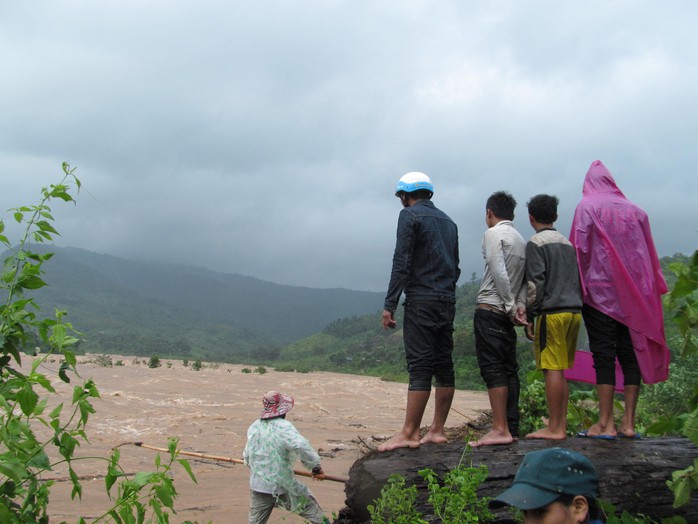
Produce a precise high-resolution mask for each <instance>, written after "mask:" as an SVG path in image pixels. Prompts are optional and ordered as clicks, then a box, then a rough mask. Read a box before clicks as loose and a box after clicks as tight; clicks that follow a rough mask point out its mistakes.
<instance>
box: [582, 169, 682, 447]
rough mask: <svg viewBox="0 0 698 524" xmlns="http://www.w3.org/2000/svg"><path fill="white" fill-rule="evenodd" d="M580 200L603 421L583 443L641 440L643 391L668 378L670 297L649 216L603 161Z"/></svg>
mask: <svg viewBox="0 0 698 524" xmlns="http://www.w3.org/2000/svg"><path fill="white" fill-rule="evenodd" d="M582 195H583V196H582V200H581V201H580V202H579V204H578V205H577V208H576V210H575V212H574V219H573V221H572V231H571V232H570V237H569V239H570V242H571V243H572V244H573V245H574V246H575V249H576V251H577V260H578V262H579V275H580V280H581V285H582V295H583V298H584V307H583V310H582V315H583V317H584V324H585V326H586V329H587V333H588V335H589V347H590V349H591V352H592V354H593V361H594V368H595V370H596V385H597V393H598V397H599V420H598V422H597V423H596V424H594V425H592V426H591V427H590V428H589V429H587V430H585V431H583V432H582V433H580V435H579V436H586V437H596V438H618V437H619V436H620V437H627V438H638V437H639V434H638V433H636V431H635V409H636V406H637V400H638V396H639V394H640V384H641V382H642V381H644V382H645V383H647V384H654V383H657V382H661V381H664V380H666V379H667V378H668V376H669V359H670V353H669V348H668V347H667V345H666V337H665V335H664V317H663V312H662V300H661V295H662V294H664V293H666V292H667V291H668V289H667V285H666V282H665V280H664V276H663V274H662V270H661V267H660V265H659V258H658V257H657V251H656V249H655V247H654V241H653V240H652V234H651V232H650V225H649V220H648V218H647V213H645V212H644V211H643V210H642V209H640V207H638V206H637V205H635V204H633V203H632V202H631V201H630V200H628V199H627V198H626V197H625V195H624V194H623V192H622V191H621V190H620V189H619V188H618V186H617V185H616V182H615V180H614V179H613V176H612V175H611V173H610V171H609V170H608V169H607V168H606V166H604V165H603V163H602V162H601V161H600V160H596V161H594V162H592V164H591V167H590V168H589V171H588V172H587V174H586V178H585V179H584V187H583V191H582ZM616 358H618V362H619V363H620V366H621V368H622V370H623V377H624V384H623V386H624V394H625V410H624V413H623V419H622V421H621V424H620V426H619V427H618V428H617V429H616V427H615V423H614V420H613V395H614V389H615V388H616V384H615V362H616Z"/></svg>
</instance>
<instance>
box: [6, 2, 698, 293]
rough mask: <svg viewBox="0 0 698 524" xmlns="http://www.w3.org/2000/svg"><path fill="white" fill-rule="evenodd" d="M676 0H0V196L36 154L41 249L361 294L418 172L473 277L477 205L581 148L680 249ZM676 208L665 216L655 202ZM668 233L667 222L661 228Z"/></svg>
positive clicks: (683, 138)
mask: <svg viewBox="0 0 698 524" xmlns="http://www.w3.org/2000/svg"><path fill="white" fill-rule="evenodd" d="M697 9H698V8H697V7H696V6H694V4H693V3H692V2H689V1H685V2H677V3H673V4H671V5H670V6H661V7H657V6H656V5H655V4H654V3H651V2H645V3H641V4H640V5H638V4H637V3H636V2H613V3H611V4H609V3H608V2H601V1H599V2H591V3H585V4H583V5H581V4H580V5H579V6H567V5H559V4H556V3H554V2H526V3H525V4H521V3H517V2H495V3H487V4H482V5H476V6H471V5H468V4H466V3H461V2H436V1H433V2H432V1H411V2H389V1H383V2H348V1H339V0H337V1H329V2H328V1H324V2H301V3H288V2H281V1H271V2H265V3H264V4H263V5H262V4H259V5H256V4H239V3H230V2H214V1H208V2H198V3H193V2H179V1H175V2H148V3H146V4H144V3H142V2H120V3H112V2H100V3H94V2H60V1H59V2H43V3H41V5H40V7H37V5H35V4H30V3H23V4H11V5H9V6H4V7H3V8H2V12H0V58H2V63H3V82H2V83H0V111H2V114H3V124H2V125H0V144H2V145H1V146H0V160H1V162H0V172H2V176H3V180H5V181H6V184H5V185H4V186H5V187H7V190H6V191H4V194H3V196H2V204H3V208H8V207H11V206H15V205H19V204H25V203H31V202H33V201H35V199H36V196H37V195H38V188H39V187H41V186H42V185H46V184H48V183H51V182H54V181H55V179H56V178H55V176H54V175H57V172H58V168H59V167H60V163H61V162H62V161H63V160H70V161H71V162H73V164H74V165H76V166H77V167H78V171H77V174H78V175H79V176H80V178H81V180H82V182H83V184H84V189H85V191H83V193H82V194H81V196H80V197H79V199H78V205H77V206H74V207H73V206H67V207H61V206H58V207H56V208H55V209H54V211H55V215H56V217H57V218H58V220H59V223H58V226H59V229H60V230H61V232H62V234H63V236H62V238H61V240H60V243H61V244H63V245H75V246H79V247H84V248H86V249H91V250H94V251H99V252H107V253H110V254H114V255H118V256H127V257H137V258H143V259H152V260H161V259H167V260H170V261H175V262H182V263H186V264H195V265H203V266H206V267H209V268H212V269H215V270H220V271H226V272H231V273H242V274H247V275H252V276H256V277H259V278H262V279H268V280H273V281H276V282H281V283H287V284H293V285H305V286H313V287H348V288H353V289H372V290H381V289H383V288H385V286H386V284H387V279H388V276H389V270H390V259H391V255H392V249H393V244H394V234H395V225H396V221H397V214H398V212H399V209H400V206H399V202H398V201H397V200H396V199H395V198H394V196H393V194H392V193H393V190H394V185H395V182H396V181H397V179H398V178H399V177H400V175H401V174H403V173H404V172H406V171H411V170H422V171H425V172H427V173H428V174H430V175H431V176H432V178H433V180H434V183H435V185H436V195H435V202H436V204H437V205H438V206H439V207H442V208H443V209H444V210H445V211H446V212H447V213H449V214H450V215H451V216H452V217H453V218H454V220H456V222H457V223H458V225H459V228H460V238H461V258H462V261H463V263H462V266H463V275H464V278H470V274H471V273H472V272H476V273H478V274H480V273H481V271H482V267H481V266H482V261H481V255H480V241H481V237H482V233H483V230H484V228H485V225H484V209H483V207H484V202H485V200H486V198H487V196H488V195H489V194H490V193H492V192H493V191H496V190H499V189H507V190H510V191H511V192H512V193H513V194H514V195H515V196H516V198H517V200H518V201H519V208H518V213H517V220H516V223H517V224H518V226H519V229H520V230H521V232H522V233H523V234H524V236H529V234H530V231H529V227H528V225H527V220H526V213H525V203H526V201H527V200H528V198H530V197H531V196H533V195H534V194H536V193H540V192H550V193H555V194H557V195H558V196H559V197H560V200H561V209H560V220H559V222H558V226H559V229H560V230H561V231H563V232H565V233H567V232H568V231H569V224H570V221H571V214H572V212H573V210H574V206H575V205H576V203H577V201H578V200H579V198H580V197H581V187H582V180H583V177H584V174H585V173H586V170H587V168H588V166H589V164H590V163H591V162H592V161H593V160H595V159H597V158H599V159H601V160H603V161H604V162H605V163H606V165H607V166H608V167H609V169H611V171H612V172H613V173H614V175H615V176H616V178H617V181H618V184H619V186H620V187H621V188H622V189H623V191H624V192H625V194H626V195H627V196H628V197H629V198H631V199H633V200H634V201H635V202H637V203H638V204H640V205H641V206H642V207H644V208H645V209H646V210H647V211H648V213H649V214H650V219H651V222H652V225H653V230H654V233H655V237H656V241H657V245H658V249H659V251H660V254H661V255H668V254H673V253H674V252H677V251H679V252H684V253H689V252H692V251H693V250H694V249H695V248H696V245H697V244H698V242H697V240H698V239H697V236H698V233H696V231H695V230H696V229H698V227H697V226H695V224H697V223H698V214H697V212H696V207H695V205H694V203H693V200H694V199H695V198H694V197H695V182H694V181H695V178H696V176H695V167H694V166H695V165H696V164H697V160H698V158H696V156H697V155H698V153H696V150H695V136H696V131H697V129H696V127H697V124H696V122H698V118H697V117H698V115H697V114H696V113H698V110H697V109H696V105H695V103H694V102H693V98H694V96H695V95H694V94H695V92H696V90H697V88H698V85H697V84H698V71H697V70H696V68H697V65H696V64H698V60H696V58H697V57H696V53H697V51H696V50H697V49H698V45H696V43H697V42H696V37H695V35H694V31H693V30H692V26H693V24H691V23H689V22H690V21H695V20H696V19H698V16H697V12H696V11H697ZM677 213H678V214H679V215H680V216H677ZM677 220H679V221H680V222H681V223H684V224H688V227H687V228H677V227H676V223H677Z"/></svg>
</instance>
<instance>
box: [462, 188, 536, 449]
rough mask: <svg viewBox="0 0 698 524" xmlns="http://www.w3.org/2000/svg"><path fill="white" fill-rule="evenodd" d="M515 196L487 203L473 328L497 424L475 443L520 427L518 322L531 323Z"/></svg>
mask: <svg viewBox="0 0 698 524" xmlns="http://www.w3.org/2000/svg"><path fill="white" fill-rule="evenodd" d="M515 208H516V200H515V199H514V197H513V196H512V195H511V194H509V193H507V192H506V191H497V192H495V193H493V194H492V195H490V197H489V198H488V199H487V203H486V204H485V224H486V225H487V228H488V229H487V231H485V234H484V236H483V240H482V256H483V258H484V259H485V270H484V273H483V277H482V283H481V284H480V290H479V291H478V295H477V301H476V308H475V316H474V318H473V331H474V334H475V354H476V356H477V362H478V367H479V368H480V375H481V376H482V379H483V381H484V383H485V386H487V394H488V396H489V399H490V406H491V407H492V428H491V429H490V431H489V432H487V433H486V434H485V435H484V436H483V437H482V438H480V439H479V440H477V441H472V442H470V445H471V446H473V447H476V446H490V445H500V444H509V443H511V442H512V441H513V439H514V438H518V436H519V435H518V432H519V406H518V404H519V390H520V383H519V375H518V372H519V364H518V361H517V358H516V339H517V335H516V331H515V330H514V326H515V325H524V324H525V323H526V282H525V278H524V277H525V270H526V267H525V253H526V241H525V240H524V239H523V237H522V236H521V234H520V233H519V232H518V231H517V230H516V228H515V227H514V224H513V222H512V220H514V209H515Z"/></svg>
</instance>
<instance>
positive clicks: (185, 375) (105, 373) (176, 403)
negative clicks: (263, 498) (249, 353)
mask: <svg viewBox="0 0 698 524" xmlns="http://www.w3.org/2000/svg"><path fill="white" fill-rule="evenodd" d="M94 358H95V357H94V356H89V355H88V356H86V357H79V364H78V371H79V372H80V375H81V377H82V379H88V378H91V379H93V380H94V381H95V382H96V384H97V387H98V389H99V391H100V395H101V398H99V399H95V400H94V402H93V405H94V407H95V409H96V413H95V414H93V415H92V416H91V417H90V421H89V424H88V426H87V434H88V436H89V438H90V443H89V444H82V445H81V446H80V448H79V449H78V450H77V452H76V455H78V456H80V457H108V456H109V454H110V452H111V449H112V448H113V447H114V446H118V445H120V444H123V445H122V446H121V447H120V450H121V464H122V467H123V468H124V470H125V471H126V472H127V473H135V472H137V471H148V470H153V469H154V459H155V457H156V455H157V453H156V452H155V451H151V450H147V449H144V448H141V447H136V446H134V445H133V444H132V443H133V442H143V443H144V444H147V445H150V446H155V447H167V440H168V438H169V437H178V438H179V439H180V440H179V448H180V449H181V450H183V451H190V452H197V453H204V454H207V455H217V456H223V457H231V458H242V450H243V449H244V447H245V435H246V431H247V428H248V426H249V425H250V424H251V423H252V422H253V421H254V419H255V418H256V417H258V416H259V412H260V409H261V398H262V395H263V394H264V393H265V392H266V391H268V390H271V389H278V390H280V391H283V392H284V393H288V394H290V395H292V396H294V397H295V399H296V404H295V407H294V408H293V410H292V411H291V412H290V414H289V416H288V420H290V421H291V422H293V423H294V425H295V426H296V427H297V428H298V429H299V431H300V432H301V433H302V434H303V435H305V436H306V437H307V438H308V440H310V442H311V444H312V445H313V446H314V447H315V449H316V450H318V451H319V452H320V454H321V456H322V458H323V460H322V466H323V468H324V470H325V472H326V473H327V474H330V475H336V476H341V477H347V476H348V474H349V468H350V467H351V465H352V464H353V463H354V461H355V460H356V459H357V458H359V457H360V456H361V455H362V454H363V453H364V452H365V450H366V447H365V445H364V444H363V443H362V441H363V442H365V443H368V444H369V445H370V444H371V443H373V444H374V445H375V444H376V443H377V442H378V441H379V440H380V439H383V438H385V437H387V436H390V435H392V434H393V433H395V432H396V431H397V430H398V429H399V428H400V427H401V426H402V422H403V419H404V416H405V399H406V390H407V387H406V385H405V384H398V383H394V382H384V381H382V380H380V379H378V378H372V377H361V376H356V375H343V374H338V373H326V372H317V373H287V372H276V371H274V370H272V369H268V370H267V372H266V373H262V374H260V373H256V372H251V373H244V372H243V369H245V366H238V365H227V364H220V365H211V364H204V368H203V369H201V370H200V371H194V370H192V369H191V367H185V366H184V365H183V363H182V362H181V361H168V360H163V361H162V367H160V368H155V369H151V368H149V367H148V366H147V359H143V358H134V357H121V356H112V361H113V362H117V361H119V360H120V361H121V362H122V363H123V365H122V366H113V367H104V366H100V365H97V364H96V363H94V362H91V361H92V360H94ZM25 366H26V363H25ZM58 367H59V363H58V362H57V361H54V362H46V363H44V364H43V365H42V367H41V368H40V369H39V371H40V372H42V373H44V374H46V375H47V376H49V377H51V378H52V382H53V384H54V387H56V388H57V390H58V391H59V393H60V396H61V399H60V400H62V401H63V402H64V403H65V404H66V407H67V405H68V404H70V400H71V396H72V387H73V386H74V385H76V384H81V383H82V382H81V380H82V379H77V378H74V379H73V383H72V384H70V385H67V384H63V383H62V382H60V381H59V380H58V378H57V370H58ZM249 369H250V370H254V367H250V368H249ZM55 403H56V402H55V401H52V404H55ZM488 407H489V404H488V401H487V395H486V393H484V392H467V391H457V392H456V395H455V400H454V403H453V408H454V410H453V411H452V412H451V414H450V416H449V420H448V423H447V426H460V425H462V424H464V423H466V422H468V420H471V419H475V418H477V417H478V416H479V415H480V413H481V411H482V410H486V409H487V408H488ZM432 409H433V400H432V401H430V402H429V406H428V408H427V413H426V414H425V417H424V424H428V423H429V422H430V421H431V416H432ZM37 431H38V432H39V433H40V434H41V435H45V434H46V432H45V431H44V430H43V429H41V428H37ZM183 458H188V460H189V461H190V463H191V466H192V469H193V472H194V474H195V475H196V478H197V481H198V483H197V484H195V483H193V482H192V481H191V480H190V478H189V477H188V475H187V474H186V473H185V472H184V471H183V470H182V469H181V468H175V473H174V480H175V486H176V489H177V491H178V493H179V496H178V498H177V500H176V503H175V508H176V510H177V515H174V516H173V518H172V519H171V522H173V523H181V522H184V521H186V520H190V521H198V522H201V523H204V522H213V523H220V524H223V523H226V524H243V523H245V522H247V507H248V501H249V491H248V486H249V484H248V482H249V477H248V471H247V468H246V467H245V466H244V465H238V464H233V463H229V462H219V461H214V460H204V459H198V458H189V457H183ZM74 467H75V470H76V472H77V474H78V475H79V476H80V478H81V479H82V484H83V495H82V500H81V501H80V500H77V499H76V500H71V499H70V491H71V484H70V482H68V481H67V471H66V470H65V469H64V468H61V467H57V468H56V469H55V470H54V471H52V472H49V473H48V474H46V475H45V478H51V479H54V480H55V482H56V483H55V485H54V486H53V488H52V490H51V498H50V503H49V510H50V515H51V522H60V521H62V520H66V521H67V522H76V521H77V519H78V517H79V516H83V517H85V518H86V519H88V522H89V520H90V519H94V518H96V517H98V516H100V515H102V514H103V513H104V512H105V511H106V509H107V508H109V507H110V502H109V499H108V497H107V495H106V492H105V489H104V474H105V473H106V469H107V468H106V461H103V460H99V459H86V460H81V461H79V462H76V463H75V466H74ZM296 468H297V469H302V465H301V464H300V463H298V464H297V465H296ZM302 480H303V481H304V482H308V483H309V485H310V488H311V490H312V491H313V493H314V494H315V496H316V498H317V499H318V501H319V502H320V504H321V506H322V507H323V509H324V510H325V512H326V514H327V515H328V517H330V518H331V517H332V514H333V513H335V514H336V513H337V512H338V511H339V510H340V509H341V508H342V507H343V506H344V500H345V496H344V485H343V484H342V483H338V482H330V481H323V482H313V481H312V480H311V479H307V478H303V479H302ZM114 489H115V488H114ZM270 522H277V523H281V522H283V523H286V524H288V523H300V522H302V519H300V518H298V517H295V516H292V515H290V514H289V513H287V512H284V511H281V510H274V513H273V514H272V517H271V519H270Z"/></svg>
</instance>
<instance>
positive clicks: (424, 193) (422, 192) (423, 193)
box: [395, 189, 434, 200]
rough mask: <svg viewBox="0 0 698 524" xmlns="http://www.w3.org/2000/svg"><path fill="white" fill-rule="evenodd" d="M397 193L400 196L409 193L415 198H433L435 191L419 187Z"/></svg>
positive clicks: (408, 194)
mask: <svg viewBox="0 0 698 524" xmlns="http://www.w3.org/2000/svg"><path fill="white" fill-rule="evenodd" d="M395 194H396V195H397V196H400V194H403V195H407V196H408V197H409V198H414V199H415V200H431V197H432V196H433V195H434V193H432V192H431V191H429V190H428V189H417V190H416V191H410V192H409V193H408V192H407V191H398V192H397V193H395Z"/></svg>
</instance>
